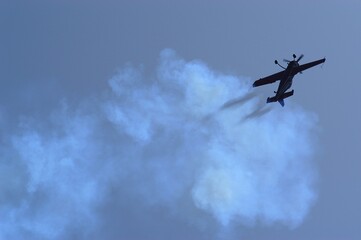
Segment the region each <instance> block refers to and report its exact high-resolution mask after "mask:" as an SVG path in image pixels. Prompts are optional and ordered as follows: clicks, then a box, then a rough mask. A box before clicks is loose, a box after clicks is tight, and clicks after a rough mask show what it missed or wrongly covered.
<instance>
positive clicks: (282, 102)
mask: <svg viewBox="0 0 361 240" xmlns="http://www.w3.org/2000/svg"><path fill="white" fill-rule="evenodd" d="M278 102H279V103H280V104H281V105H282V107H284V106H285V101H284V100H283V99H280V100H278Z"/></svg>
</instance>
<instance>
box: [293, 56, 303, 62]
mask: <svg viewBox="0 0 361 240" xmlns="http://www.w3.org/2000/svg"><path fill="white" fill-rule="evenodd" d="M294 56H296V55H294ZM303 56H304V55H303V54H301V55H300V56H299V57H298V59H297V61H296V62H299V61H300V60H301V59H302V58H303Z"/></svg>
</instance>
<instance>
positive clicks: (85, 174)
mask: <svg viewBox="0 0 361 240" xmlns="http://www.w3.org/2000/svg"><path fill="white" fill-rule="evenodd" d="M109 85H110V88H111V92H108V94H107V97H105V98H104V97H102V98H100V97H99V98H98V100H96V101H84V104H83V105H82V106H80V107H71V106H67V104H66V103H65V102H63V104H62V107H61V108H60V109H59V110H58V111H55V112H54V113H52V114H51V116H50V117H49V118H48V119H46V120H44V119H42V120H37V121H35V120H31V121H23V122H22V125H21V126H22V127H21V128H20V129H19V130H18V132H17V133H13V134H12V136H11V137H10V138H11V142H6V143H5V144H4V146H7V150H5V148H4V149H3V150H2V151H1V152H0V153H1V155H2V159H1V162H0V172H1V173H2V175H3V176H6V178H5V177H4V178H3V180H5V182H6V183H5V182H4V181H2V183H1V185H0V187H1V192H2V195H1V197H0V203H1V208H0V214H1V222H0V237H1V238H4V239H22V238H27V239H29V238H30V239H31V238H34V239H39V238H40V239H42V238H44V239H64V238H69V239H74V238H79V239H83V238H84V239H85V238H86V239H89V238H97V236H98V237H99V236H102V235H101V234H100V232H108V234H110V235H108V238H117V239H118V238H134V237H135V236H138V237H139V236H141V235H136V234H140V232H142V231H144V232H147V231H149V230H148V226H147V225H151V224H152V223H151V221H154V220H156V219H157V217H158V215H154V216H153V215H152V218H153V219H154V220H150V221H147V220H144V219H143V220H140V219H141V217H139V216H137V211H138V209H143V210H144V209H148V210H149V209H153V208H157V207H160V208H162V209H166V210H165V212H166V215H169V216H171V219H178V220H177V221H183V222H189V223H191V224H196V225H197V226H200V225H202V226H204V225H207V224H209V223H210V220H209V217H211V218H214V219H215V221H216V222H218V223H219V224H220V226H221V227H227V226H228V225H229V224H230V223H231V222H233V220H238V222H239V221H241V222H243V223H245V224H246V225H249V223H253V222H255V221H259V222H261V223H264V224H268V223H274V222H280V223H283V224H285V225H288V226H290V227H296V226H298V225H299V224H301V222H302V220H303V219H304V217H305V216H306V214H307V213H308V211H309V209H310V206H311V205H312V203H313V201H314V200H315V193H314V190H313V181H314V171H313V170H312V167H311V161H310V160H311V158H312V155H313V151H314V150H313V139H314V133H313V130H314V128H315V124H316V117H315V116H314V115H313V114H310V113H307V112H305V111H303V110H302V109H300V108H297V107H295V106H293V105H292V104H288V106H287V107H286V108H284V109H282V108H280V107H279V106H276V105H272V108H271V109H263V110H262V109H260V108H259V99H257V98H256V97H254V96H253V93H252V92H251V89H250V88H249V85H250V82H249V81H247V80H246V79H244V78H237V77H235V76H228V75H224V74H221V73H217V72H214V71H212V70H210V69H209V68H208V67H207V66H206V65H205V64H203V63H202V62H199V61H191V62H186V61H184V60H182V59H180V58H178V57H177V56H176V55H175V53H174V52H173V51H172V50H164V51H163V52H162V53H161V59H160V66H159V68H158V71H157V76H156V77H153V78H146V77H144V76H143V73H142V70H141V69H137V68H134V67H131V66H127V67H125V68H124V69H122V70H121V71H120V72H119V74H117V75H116V76H114V77H113V78H112V79H110V81H109ZM250 94H251V95H250ZM250 96H251V97H250ZM234 99H237V100H236V101H235V100H234ZM240 99H243V100H240ZM236 102H237V104H233V103H236ZM227 103H228V105H227ZM230 103H232V104H230ZM225 106H226V107H225ZM9 149H12V151H10V150H9ZM133 200H134V201H133ZM109 209H111V211H110V210H109ZM148 210H146V211H145V212H143V216H144V215H146V214H147V212H148V214H152V211H148ZM109 212H112V213H109ZM117 212H119V214H115V213H117ZM149 212H150V213H149ZM162 212H163V213H164V210H162ZM153 214H154V212H153ZM208 216H209V217H208ZM144 218H145V219H146V217H144ZM130 219H135V222H137V226H136V228H137V231H131V230H129V228H131V227H132V226H131V224H132V223H130V222H131V220H130ZM167 224H171V223H167ZM112 226H113V227H112ZM163 227H164V226H162V229H163V231H166V230H164V228H163ZM133 228H134V226H133ZM162 229H158V230H157V231H162ZM109 232H110V233H109ZM112 232H113V233H112ZM136 232H137V233H136ZM145 236H149V235H145ZM161 236H164V235H153V237H154V238H155V239H159V238H162V237H161ZM166 236H167V235H166ZM163 238H169V236H167V237H163Z"/></svg>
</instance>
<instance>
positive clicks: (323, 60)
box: [293, 58, 326, 74]
mask: <svg viewBox="0 0 361 240" xmlns="http://www.w3.org/2000/svg"><path fill="white" fill-rule="evenodd" d="M325 61H326V58H323V59H320V60H317V61H313V62H309V63H305V64H302V65H300V66H298V67H296V68H294V70H293V71H294V72H293V73H294V74H297V73H299V72H302V71H304V70H306V69H309V68H311V67H314V66H316V65H318V64H321V63H324V62H325Z"/></svg>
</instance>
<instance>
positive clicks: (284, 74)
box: [253, 54, 326, 107]
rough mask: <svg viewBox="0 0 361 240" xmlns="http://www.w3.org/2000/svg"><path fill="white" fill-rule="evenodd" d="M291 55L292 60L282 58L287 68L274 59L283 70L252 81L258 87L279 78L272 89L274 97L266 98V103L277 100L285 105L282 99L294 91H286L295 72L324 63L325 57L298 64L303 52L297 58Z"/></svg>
mask: <svg viewBox="0 0 361 240" xmlns="http://www.w3.org/2000/svg"><path fill="white" fill-rule="evenodd" d="M292 56H293V60H292V61H290V60H287V59H283V61H285V62H286V63H287V68H285V67H283V66H281V65H280V64H279V63H278V61H277V60H275V64H277V65H278V66H280V67H281V68H283V69H284V70H283V71H281V72H278V73H275V74H272V75H270V76H267V77H265V78H260V79H259V80H257V81H255V82H254V83H253V87H259V86H262V85H265V84H270V83H273V82H275V81H278V80H280V83H279V85H278V89H277V91H274V93H275V94H276V95H275V96H274V97H269V98H267V103H271V102H279V103H280V104H281V106H282V107H284V106H285V102H284V99H285V98H288V97H290V96H292V95H293V93H294V90H292V91H289V92H286V91H287V90H288V89H289V88H291V86H292V80H293V77H294V76H295V75H296V74H297V73H302V71H304V70H306V69H309V68H311V67H314V66H316V65H318V64H321V63H324V62H325V61H326V58H322V59H320V60H317V61H313V62H309V63H305V64H302V65H299V63H298V62H299V61H300V60H301V59H302V58H303V54H301V55H300V56H299V57H298V59H297V60H296V55H295V54H293V55H292Z"/></svg>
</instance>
